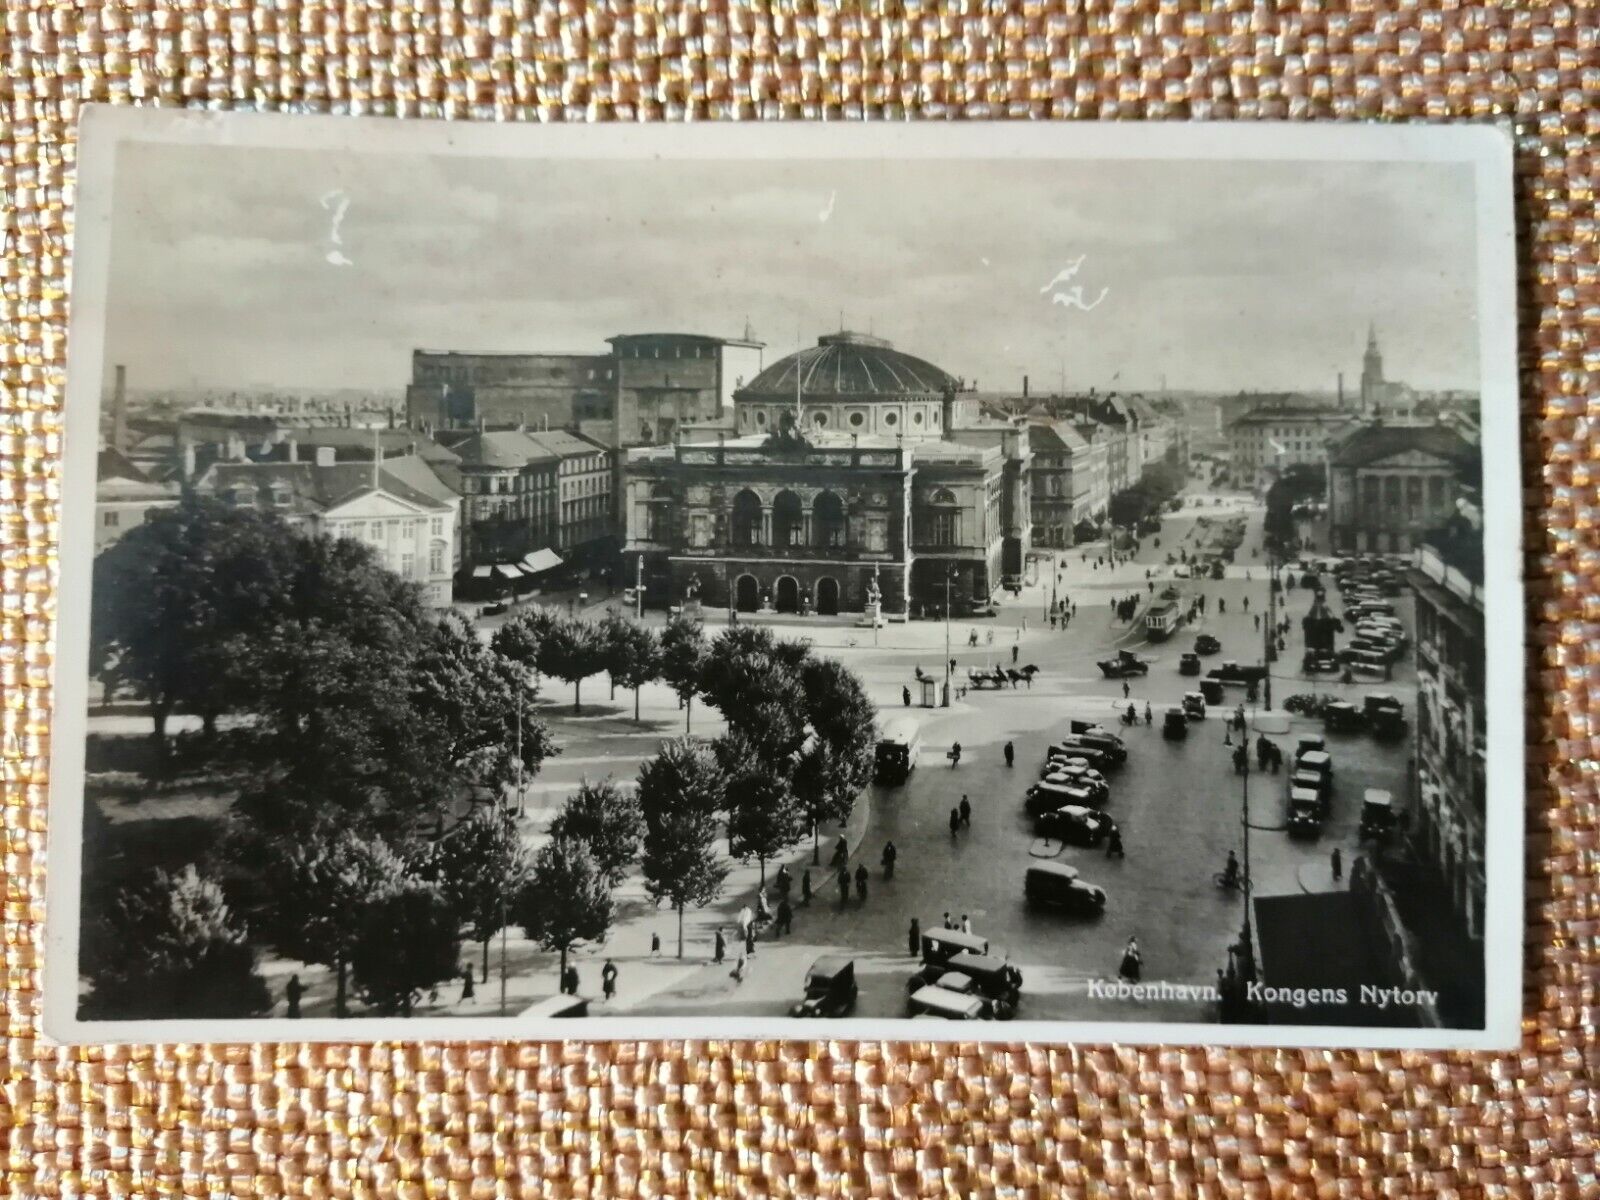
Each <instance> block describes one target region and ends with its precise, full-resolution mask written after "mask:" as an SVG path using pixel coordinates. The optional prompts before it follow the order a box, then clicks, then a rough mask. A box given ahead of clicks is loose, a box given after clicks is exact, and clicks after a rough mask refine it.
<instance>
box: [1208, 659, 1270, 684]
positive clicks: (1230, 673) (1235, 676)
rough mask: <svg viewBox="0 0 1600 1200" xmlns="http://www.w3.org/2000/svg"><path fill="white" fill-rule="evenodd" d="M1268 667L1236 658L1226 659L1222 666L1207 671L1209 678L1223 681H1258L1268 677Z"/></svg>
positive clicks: (1246, 682)
mask: <svg viewBox="0 0 1600 1200" xmlns="http://www.w3.org/2000/svg"><path fill="white" fill-rule="evenodd" d="M1266 674H1267V669H1266V667H1264V666H1261V665H1260V664H1259V663H1249V664H1245V663H1240V662H1238V661H1237V660H1236V659H1232V658H1229V659H1225V660H1224V661H1223V663H1222V665H1221V666H1217V667H1212V668H1211V670H1209V671H1207V672H1206V677H1207V678H1208V679H1220V680H1221V681H1222V682H1223V683H1245V684H1248V683H1257V682H1259V681H1260V680H1262V679H1264V678H1266Z"/></svg>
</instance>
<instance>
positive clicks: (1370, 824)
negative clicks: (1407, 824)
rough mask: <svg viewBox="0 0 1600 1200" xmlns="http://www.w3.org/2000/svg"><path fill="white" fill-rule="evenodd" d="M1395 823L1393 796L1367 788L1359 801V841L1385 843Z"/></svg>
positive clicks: (1396, 820)
mask: <svg viewBox="0 0 1600 1200" xmlns="http://www.w3.org/2000/svg"><path fill="white" fill-rule="evenodd" d="M1397 822H1398V814H1396V812H1395V807H1394V796H1393V794H1391V793H1390V792H1386V791H1384V790H1383V789H1382V788H1368V789H1367V790H1366V793H1365V795H1364V796H1363V797H1362V800H1361V840H1362V841H1364V842H1365V841H1368V840H1372V841H1377V842H1384V841H1387V840H1388V838H1389V835H1390V834H1391V833H1392V832H1394V828H1395V825H1396V824H1397Z"/></svg>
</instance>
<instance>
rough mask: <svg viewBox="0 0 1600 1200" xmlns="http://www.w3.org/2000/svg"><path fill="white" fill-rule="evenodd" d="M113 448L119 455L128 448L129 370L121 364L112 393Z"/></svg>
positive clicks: (118, 367)
mask: <svg viewBox="0 0 1600 1200" xmlns="http://www.w3.org/2000/svg"><path fill="white" fill-rule="evenodd" d="M111 448H112V449H113V450H115V451H117V452H118V453H119V454H120V453H121V452H123V451H124V450H126V449H127V448H128V368H127V367H125V366H123V365H122V364H121V363H118V364H117V382H116V386H115V388H114V389H113V391H112V393H111Z"/></svg>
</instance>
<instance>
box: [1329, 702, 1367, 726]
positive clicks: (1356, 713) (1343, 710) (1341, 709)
mask: <svg viewBox="0 0 1600 1200" xmlns="http://www.w3.org/2000/svg"><path fill="white" fill-rule="evenodd" d="M1366 724H1367V719H1366V717H1365V716H1363V715H1362V713H1361V710H1360V709H1359V708H1357V707H1356V706H1355V705H1354V704H1351V703H1350V702H1349V701H1348V700H1335V701H1333V702H1332V703H1331V704H1328V705H1327V706H1326V707H1325V708H1323V710H1322V727H1323V728H1324V729H1326V730H1327V731H1328V732H1329V733H1356V732H1358V731H1360V730H1362V729H1364V728H1366Z"/></svg>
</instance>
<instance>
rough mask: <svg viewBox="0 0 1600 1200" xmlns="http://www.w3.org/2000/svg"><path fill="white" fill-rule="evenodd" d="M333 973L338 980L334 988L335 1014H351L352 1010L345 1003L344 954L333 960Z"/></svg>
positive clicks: (345, 1015)
mask: <svg viewBox="0 0 1600 1200" xmlns="http://www.w3.org/2000/svg"><path fill="white" fill-rule="evenodd" d="M333 974H334V979H335V980H336V982H335V983H334V989H333V1015H334V1016H336V1017H348V1016H349V1015H350V1010H349V1008H348V1007H347V1006H346V1004H345V988H344V975H345V970H344V956H343V955H340V956H339V957H338V958H336V959H334V960H333Z"/></svg>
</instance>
